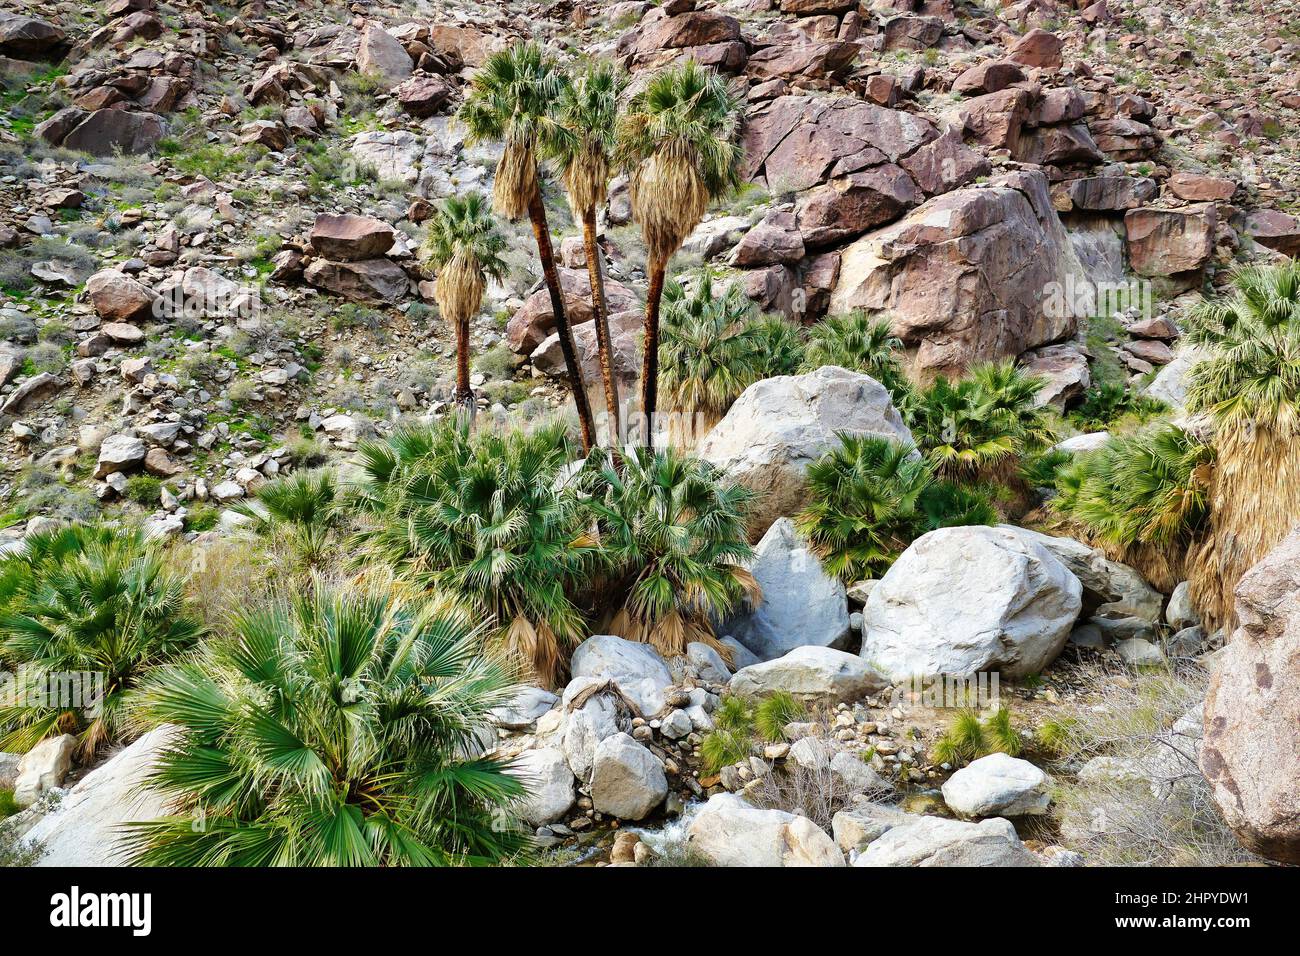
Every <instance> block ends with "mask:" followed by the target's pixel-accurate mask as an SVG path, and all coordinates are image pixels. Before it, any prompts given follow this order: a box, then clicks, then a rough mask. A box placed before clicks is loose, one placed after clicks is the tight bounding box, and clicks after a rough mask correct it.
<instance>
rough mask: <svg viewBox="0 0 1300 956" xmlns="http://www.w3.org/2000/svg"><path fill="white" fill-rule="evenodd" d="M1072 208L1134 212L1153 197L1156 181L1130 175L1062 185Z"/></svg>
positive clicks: (1075, 180) (1156, 189)
mask: <svg viewBox="0 0 1300 956" xmlns="http://www.w3.org/2000/svg"><path fill="white" fill-rule="evenodd" d="M1062 185H1063V191H1064V193H1065V195H1066V196H1067V197H1068V198H1069V200H1070V204H1071V206H1072V207H1073V208H1075V209H1082V210H1086V211H1090V212H1116V211H1119V210H1122V209H1136V208H1138V207H1139V206H1142V205H1144V204H1146V203H1148V202H1150V201H1151V200H1152V199H1154V198H1155V196H1156V193H1157V192H1158V191H1159V190H1158V187H1157V186H1156V183H1155V180H1153V179H1147V178H1145V177H1143V178H1137V177H1133V176H1087V177H1084V178H1083V179H1072V180H1070V181H1069V182H1067V183H1064V184H1062Z"/></svg>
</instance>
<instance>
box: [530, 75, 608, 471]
mask: <svg viewBox="0 0 1300 956" xmlns="http://www.w3.org/2000/svg"><path fill="white" fill-rule="evenodd" d="M626 86H627V77H626V76H625V75H624V74H623V72H622V71H621V70H619V69H618V68H617V67H615V66H613V65H611V64H609V63H607V62H604V61H598V62H596V63H589V64H587V66H586V67H585V68H583V69H582V70H580V71H579V72H578V73H577V74H576V75H574V76H573V77H571V78H569V81H568V82H566V83H565V84H564V86H563V89H562V91H561V93H560V99H559V102H558V103H557V104H556V107H555V116H556V122H557V123H558V127H559V128H558V130H557V134H556V135H555V136H554V137H552V138H551V140H550V143H549V145H550V150H549V152H550V155H551V159H552V162H553V163H554V165H555V167H556V169H557V171H558V172H559V175H560V180H561V182H563V183H564V189H565V192H566V193H567V194H568V197H569V207H570V208H571V209H572V210H573V217H574V218H575V219H577V220H579V221H580V222H581V223H582V246H583V250H584V252H585V254H586V259H587V275H588V276H589V277H590V280H591V307H592V313H593V315H594V316H595V323H596V347H597V351H598V353H599V357H600V375H601V379H602V381H603V384H604V386H605V409H606V413H607V415H608V416H609V423H608V429H609V443H610V446H611V447H614V448H617V447H618V446H619V443H620V440H621V437H622V434H623V429H622V424H621V418H622V416H621V414H620V409H619V403H618V382H617V381H616V380H615V378H614V364H613V363H614V346H613V342H612V341H611V339H610V333H609V308H608V306H607V304H606V302H605V278H604V275H603V272H602V270H601V262H600V247H599V246H598V245H597V243H596V210H597V209H599V208H600V207H601V206H602V205H603V204H604V202H605V200H606V198H607V197H608V195H609V176H610V166H611V163H612V152H613V149H614V132H615V129H616V126H617V122H618V100H619V97H620V96H622V94H623V90H624V88H625V87H626Z"/></svg>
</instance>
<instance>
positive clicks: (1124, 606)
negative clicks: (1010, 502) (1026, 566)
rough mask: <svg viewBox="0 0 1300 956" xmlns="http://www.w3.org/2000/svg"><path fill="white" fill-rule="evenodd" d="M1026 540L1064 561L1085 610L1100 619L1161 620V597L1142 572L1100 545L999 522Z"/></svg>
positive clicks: (1151, 622)
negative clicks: (1114, 558) (1108, 554)
mask: <svg viewBox="0 0 1300 956" xmlns="http://www.w3.org/2000/svg"><path fill="white" fill-rule="evenodd" d="M999 527H1001V528H1006V529H1007V530H1008V531H1011V532H1013V533H1015V534H1018V535H1020V536H1021V537H1022V538H1024V539H1025V540H1027V541H1033V542H1034V543H1036V544H1041V545H1042V546H1043V547H1044V548H1046V549H1047V550H1048V551H1050V552H1052V554H1054V555H1056V557H1057V559H1058V560H1059V561H1060V562H1061V563H1062V564H1064V565H1065V566H1066V567H1067V568H1068V569H1069V570H1070V573H1071V574H1073V575H1074V576H1075V577H1077V578H1078V579H1079V583H1080V584H1082V585H1083V600H1084V606H1085V608H1086V610H1087V613H1089V614H1091V615H1094V616H1097V617H1103V618H1111V619H1121V618H1128V617H1133V618H1137V619H1139V620H1141V621H1145V622H1146V623H1148V624H1154V623H1155V622H1156V621H1158V620H1160V610H1161V607H1162V606H1163V605H1164V601H1165V599H1164V596H1163V595H1161V593H1160V592H1159V591H1157V590H1156V589H1155V588H1153V587H1151V585H1149V584H1147V582H1146V581H1145V579H1143V577H1142V575H1140V574H1138V572H1137V571H1135V570H1134V569H1133V568H1130V567H1129V566H1128V565H1127V564H1121V563H1120V562H1118V561H1112V560H1110V559H1109V558H1108V557H1106V555H1105V554H1104V553H1103V552H1102V550H1101V549H1100V548H1094V547H1092V546H1091V545H1087V544H1084V543H1083V542H1082V541H1077V540H1075V539H1074V538H1066V537H1058V536H1056V535H1050V534H1042V533H1040V532H1038V531H1031V530H1029V529H1028V528H1017V527H1015V526H1013V525H999Z"/></svg>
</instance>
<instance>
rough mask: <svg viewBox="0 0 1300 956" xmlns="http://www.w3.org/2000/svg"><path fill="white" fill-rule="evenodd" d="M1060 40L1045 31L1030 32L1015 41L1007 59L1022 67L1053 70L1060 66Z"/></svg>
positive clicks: (1035, 30) (1053, 34)
mask: <svg viewBox="0 0 1300 956" xmlns="http://www.w3.org/2000/svg"><path fill="white" fill-rule="evenodd" d="M1061 45H1062V44H1061V38H1060V37H1058V36H1057V35H1056V34H1055V33H1048V32H1047V31H1046V30H1039V29H1034V30H1030V31H1029V32H1028V33H1026V34H1025V35H1024V36H1023V37H1021V38H1020V39H1019V40H1017V41H1016V44H1015V45H1014V46H1013V47H1012V48H1011V52H1010V53H1009V54H1008V57H1009V59H1011V60H1012V61H1014V62H1016V63H1020V64H1022V65H1023V66H1036V67H1041V68H1043V69H1049V70H1055V69H1059V68H1060V66H1061Z"/></svg>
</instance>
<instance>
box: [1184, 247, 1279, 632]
mask: <svg viewBox="0 0 1300 956" xmlns="http://www.w3.org/2000/svg"><path fill="white" fill-rule="evenodd" d="M1188 338H1189V339H1190V340H1191V341H1192V342H1193V343H1195V344H1198V345H1202V346H1205V347H1207V348H1209V349H1212V350H1213V354H1212V355H1211V357H1210V358H1208V359H1207V360H1206V361H1204V362H1201V363H1200V364H1198V365H1197V366H1195V367H1194V368H1193V369H1192V372H1191V383H1190V385H1189V388H1188V410H1189V411H1191V412H1200V413H1205V414H1208V415H1209V416H1210V417H1211V419H1212V420H1213V421H1214V424H1215V433H1214V445H1215V448H1216V450H1217V452H1218V459H1217V465H1216V468H1215V473H1214V481H1213V490H1212V492H1211V501H1210V520H1211V526H1212V529H1213V533H1212V535H1211V536H1210V541H1209V543H1208V544H1207V545H1206V546H1205V547H1204V548H1203V549H1202V551H1201V553H1199V554H1198V555H1197V556H1196V558H1195V560H1194V562H1193V568H1192V575H1191V579H1190V580H1191V584H1192V593H1193V596H1194V597H1195V598H1196V600H1197V602H1198V604H1199V605H1200V609H1201V612H1202V618H1203V619H1204V620H1205V621H1206V623H1207V624H1208V625H1209V626H1210V627H1217V626H1221V625H1227V626H1230V625H1231V624H1232V622H1233V617H1234V615H1233V600H1232V592H1233V589H1234V588H1235V587H1236V586H1237V582H1238V581H1239V580H1240V579H1241V576H1242V574H1244V573H1245V572H1246V570H1247V569H1249V568H1250V567H1251V566H1252V565H1254V564H1255V563H1256V562H1258V561H1259V560H1260V559H1261V558H1263V557H1264V555H1265V554H1267V553H1268V551H1269V550H1270V549H1271V548H1272V547H1273V546H1274V545H1275V544H1277V542H1278V541H1280V540H1281V539H1282V537H1283V536H1284V535H1285V534H1286V533H1287V532H1288V531H1289V530H1290V529H1291V527H1292V526H1293V525H1294V524H1295V523H1296V522H1297V521H1300V441H1298V440H1297V439H1300V262H1296V261H1294V260H1292V261H1290V262H1288V263H1286V264H1283V265H1278V266H1268V267H1248V268H1243V269H1240V270H1238V271H1237V272H1236V273H1235V275H1234V276H1233V280H1232V293H1231V295H1229V296H1227V297H1224V298H1222V299H1218V300H1212V301H1210V302H1207V303H1205V304H1204V305H1203V306H1202V307H1200V308H1199V309H1197V310H1195V311H1194V312H1193V313H1192V314H1191V316H1189V322H1188Z"/></svg>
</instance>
